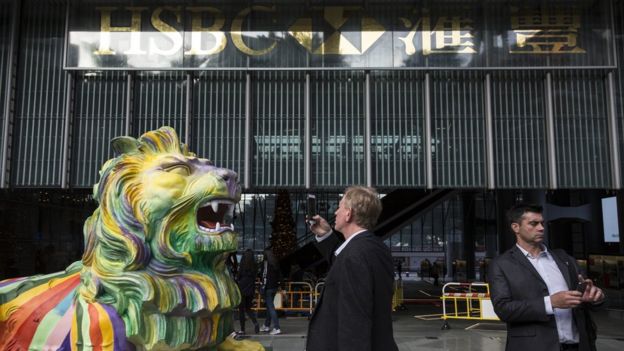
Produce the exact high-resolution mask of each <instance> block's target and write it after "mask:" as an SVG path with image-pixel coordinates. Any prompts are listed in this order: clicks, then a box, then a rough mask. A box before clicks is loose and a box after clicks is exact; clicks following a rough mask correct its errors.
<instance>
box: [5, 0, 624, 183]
mask: <svg viewBox="0 0 624 351" xmlns="http://www.w3.org/2000/svg"><path fill="white" fill-rule="evenodd" d="M78 3H80V4H82V5H84V6H91V5H90V3H87V2H78ZM78 3H76V4H78ZM180 3H185V2H183V1H182V2H180ZM13 4H14V3H13V2H11V1H8V0H4V1H1V2H0V6H2V9H4V10H6V11H2V15H0V16H2V17H0V19H2V20H1V21H0V26H2V28H3V29H5V30H3V31H2V34H1V35H0V47H1V48H2V51H1V52H0V63H2V64H0V93H1V95H2V100H1V101H2V109H1V110H0V111H1V113H2V115H1V118H2V123H1V127H2V128H3V130H2V133H1V134H0V135H1V136H2V138H3V139H2V145H3V147H2V150H1V151H0V152H2V153H1V154H0V157H2V161H3V162H2V165H3V167H4V168H3V169H2V170H1V172H2V174H3V175H4V183H2V184H0V186H1V187H3V188H11V187H53V188H59V187H63V188H89V187H91V185H92V184H94V183H95V182H97V171H98V167H99V165H101V164H102V162H103V161H104V160H105V159H106V158H108V157H110V156H111V153H110V149H109V146H108V144H109V142H110V138H112V137H114V136H118V135H121V134H126V133H127V134H130V135H133V136H139V135H140V134H142V133H143V132H145V131H147V130H151V129H155V128H158V127H160V126H162V125H169V126H172V127H174V128H175V129H176V130H177V132H178V134H179V135H180V137H181V140H182V141H183V142H185V143H187V144H188V145H189V146H190V149H191V150H193V151H195V152H196V153H197V154H198V155H199V156H202V157H207V158H210V159H212V160H214V161H215V163H216V164H218V165H220V166H223V167H228V168H232V169H234V170H236V171H237V172H238V173H239V175H240V179H241V181H243V180H244V186H245V191H246V192H249V193H253V192H257V193H272V192H274V191H275V189H277V188H288V189H290V190H293V191H306V189H315V190H319V191H327V192H339V191H341V190H342V189H343V188H344V187H345V186H348V185H352V184H365V185H372V186H375V187H378V188H380V189H383V190H384V191H391V190H393V189H396V188H410V187H412V188H413V187H417V188H454V189H475V188H477V189H483V188H497V189H523V188H540V189H543V188H548V189H560V188H566V189H582V188H604V189H615V188H617V187H621V183H622V181H621V179H619V178H621V174H622V172H621V169H622V167H624V161H623V159H624V157H623V156H622V154H624V141H623V139H624V138H622V137H621V135H622V134H623V133H622V132H623V131H624V122H623V120H624V118H623V117H622V115H623V112H622V111H623V108H622V99H623V98H622V96H623V94H624V93H623V91H624V88H623V83H622V81H623V80H624V78H623V77H624V75H623V73H622V69H620V68H619V67H618V66H617V65H616V62H621V61H622V59H621V58H622V55H623V54H622V52H623V51H622V47H623V46H624V43H623V42H622V31H623V28H624V27H623V25H622V20H621V17H622V16H621V15H622V13H623V12H624V10H623V5H622V2H621V1H599V2H597V3H596V4H595V6H589V5H588V4H587V3H585V2H575V1H572V2H570V4H571V5H570V11H568V10H565V9H561V8H560V7H557V6H553V7H552V8H550V7H548V8H547V7H544V8H539V9H538V8H531V7H526V6H524V7H523V6H516V7H514V6H506V5H505V6H503V5H500V6H491V7H490V6H486V7H484V6H481V5H483V4H480V3H474V4H471V5H470V6H468V5H465V4H463V5H461V6H460V5H457V6H458V7H457V8H455V9H453V10H443V9H441V8H433V7H432V8H430V9H426V6H424V3H417V4H412V3H409V4H408V3H406V2H397V4H401V6H408V7H409V9H410V10H409V11H406V12H401V11H399V10H397V9H396V8H392V9H391V8H390V7H388V6H385V5H384V4H380V3H375V2H373V3H371V4H370V5H368V7H367V8H366V9H365V10H366V11H364V12H357V11H355V12H353V11H351V12H349V11H347V12H344V14H345V16H347V15H348V16H347V17H345V18H347V19H348V20H347V21H346V22H344V26H345V27H344V28H342V26H338V27H340V28H339V29H340V30H338V32H339V33H338V32H336V30H337V29H336V28H333V27H332V28H333V29H331V30H328V33H324V34H323V36H321V37H320V38H321V39H323V40H325V41H327V43H325V44H324V45H321V44H319V43H320V42H319V43H317V44H318V45H320V46H319V47H318V48H322V49H323V50H321V51H319V52H318V53H310V52H308V51H307V49H306V47H305V45H304V44H305V43H307V42H305V41H304V44H301V42H298V41H297V40H299V39H302V37H296V36H293V35H292V34H291V33H290V32H293V33H295V32H296V33H303V32H305V31H300V30H297V31H295V29H301V28H299V27H295V28H292V25H294V24H293V23H286V22H284V23H281V22H279V21H278V22H277V23H273V24H272V22H271V21H268V20H267V17H266V15H267V14H270V13H271V12H270V11H268V12H267V11H265V10H262V9H257V10H258V11H252V12H250V13H248V14H246V15H245V16H247V17H245V18H246V19H245V20H243V22H241V23H239V24H240V25H243V26H247V27H245V30H246V31H247V32H245V33H248V32H249V33H252V32H253V33H255V34H254V35H255V37H253V38H252V37H241V38H239V39H240V40H242V42H241V41H236V40H238V39H236V40H235V38H234V39H233V37H232V35H233V34H232V33H234V35H236V31H234V32H232V31H228V32H227V40H228V44H227V45H226V49H224V50H225V51H227V50H239V51H240V47H241V43H243V44H245V45H247V46H248V48H249V49H250V50H251V51H250V52H251V53H253V52H257V51H258V50H261V49H262V47H265V46H267V45H268V46H270V45H272V44H271V43H276V45H277V46H276V47H279V49H276V50H278V51H275V53H279V55H277V56H276V55H273V54H271V55H273V56H266V57H260V56H262V55H258V57H256V58H255V60H256V62H261V61H262V60H264V61H265V62H264V64H265V66H263V67H267V66H266V65H269V66H270V67H271V68H270V69H264V68H262V67H253V65H248V64H245V62H243V61H244V60H243V61H240V60H239V61H236V62H235V66H237V65H247V66H246V68H244V69H238V68H236V67H229V69H228V70H215V68H216V69H220V68H226V66H225V63H224V61H219V60H221V59H222V58H218V60H217V57H216V56H215V57H205V58H203V59H202V60H204V61H202V62H200V63H197V64H198V65H199V66H197V67H192V69H190V68H189V69H188V70H162V69H161V70H150V71H142V70H131V69H130V68H131V67H130V64H129V63H128V62H124V61H120V62H118V63H117V65H118V66H119V65H121V66H123V65H126V66H123V67H126V68H127V70H125V71H123V70H120V71H117V72H116V73H114V72H108V71H102V70H89V69H85V70H77V71H70V70H64V63H63V59H64V50H65V49H66V44H68V43H66V42H65V30H66V26H67V25H70V23H69V22H67V21H66V12H65V9H66V4H67V3H66V2H64V1H33V0H27V1H24V2H21V3H20V4H21V5H22V6H20V11H19V16H18V18H11V17H10V16H8V15H7V14H8V13H11V11H12V10H13V9H14V5H13ZM113 4H117V5H115V6H122V2H113ZM241 4H242V3H236V4H231V6H233V7H232V8H227V9H225V10H223V11H224V12H223V16H224V17H223V19H224V21H225V22H224V26H225V27H227V28H231V26H232V25H234V24H233V19H235V18H237V17H236V14H237V13H239V12H237V11H239V10H238V8H236V9H235V8H234V7H236V6H239V5H241ZM82 5H81V6H82ZM221 5H223V6H225V7H227V6H230V5H226V4H225V2H224V3H222V4H221V3H219V6H221ZM123 6H125V5H123ZM241 6H242V5H241ZM588 6H589V7H588ZM183 7H184V6H183ZM225 7H224V8H225ZM399 7H400V6H399ZM399 7H397V8H399ZM79 8H80V6H78V7H72V10H71V11H70V12H69V13H70V15H69V20H70V22H72V21H78V22H81V21H82V22H84V23H83V24H85V23H86V22H85V21H87V20H88V16H86V14H85V16H83V18H75V16H78V15H80V10H79ZM321 8H322V9H323V11H325V12H323V11H321V15H319V16H313V12H309V13H307V12H306V11H304V10H302V9H305V7H301V6H295V5H284V7H283V9H280V10H279V11H283V13H284V14H289V15H288V16H290V15H292V16H294V17H292V18H291V20H293V21H295V20H297V19H299V17H300V16H303V17H305V18H308V17H310V16H312V22H313V24H314V23H316V22H318V21H321V20H325V19H328V18H327V17H326V16H325V15H327V16H329V15H330V14H336V13H335V11H337V10H336V9H335V8H333V9H331V10H330V9H325V8H324V7H321ZM610 8H613V13H614V16H613V18H614V23H613V25H612V24H611V22H610V21H603V19H604V17H605V14H606V13H609V11H610ZM458 9H463V10H462V11H460V12H459V13H460V15H461V16H463V17H465V20H460V22H459V23H458V25H459V27H458V28H460V29H457V30H455V29H452V28H451V29H450V30H448V31H447V30H444V29H445V28H446V26H447V25H449V24H448V23H451V24H453V23H454V22H453V21H454V19H451V17H452V16H451V15H452V14H456V13H458V11H459V10H458ZM152 10H153V9H152ZM585 10H587V11H585ZM75 11H78V12H75ZM150 11H151V10H150ZM279 11H278V12H279ZM536 11H537V12H540V11H545V13H547V14H548V13H550V14H552V13H556V14H561V16H563V17H564V18H566V19H567V20H570V21H571V22H570V23H572V24H571V25H572V27H573V28H576V29H577V31H576V32H575V33H576V34H574V33H569V34H570V35H572V37H573V38H575V40H577V41H568V42H563V43H559V42H556V43H555V44H553V43H550V44H548V43H541V42H532V41H530V40H529V38H527V37H526V35H527V33H525V32H526V31H527V30H528V29H527V28H525V27H523V26H522V23H524V22H522V21H524V20H526V16H527V14H531V13H533V14H534V13H536ZM579 11H580V12H579ZM583 11H585V12H583ZM191 12H192V11H191ZM280 13H282V12H280ZM314 13H315V12H314ZM540 13H541V12H540ZM187 15H189V14H188V13H187ZM191 15H192V14H191ZM124 16H130V13H126V14H125V15H124ZM162 16H163V17H162V18H161V19H162V20H163V21H165V22H166V21H171V20H172V18H173V17H172V16H171V14H170V13H169V14H162ZM228 16H229V17H228ZM276 16H277V15H276ZM288 16H286V15H284V16H281V15H280V16H277V19H279V20H286V19H287V18H288ZM298 16H299V17H298ZM306 16H307V17H306ZM461 16H460V17H461ZM191 17H192V16H191ZM303 17H302V18H303ZM129 18H130V17H128V18H127V19H129ZM332 18H333V17H332ZM373 19H374V20H375V21H377V20H378V21H377V22H379V23H380V25H382V27H383V28H384V29H385V31H384V34H383V35H381V36H379V38H376V39H375V41H370V42H367V41H366V40H368V39H366V38H369V39H370V38H372V37H370V36H371V35H375V34H374V33H378V34H379V33H381V31H376V30H375V29H376V28H377V29H379V28H378V27H376V26H377V25H376V24H375V23H376V22H374V21H373ZM392 19H394V20H396V21H395V23H394V24H389V23H387V21H389V20H392ZM418 19H420V20H421V22H418V23H419V24H418V26H421V27H422V26H425V25H427V26H430V27H431V31H428V32H427V31H423V30H422V28H421V27H417V28H414V26H415V25H416V23H417V20H418ZM425 20H426V21H429V22H428V24H427V23H425V22H426V21H425ZM115 21H116V20H113V22H111V23H112V25H113V26H120V24H119V22H115ZM306 21H307V20H306ZM306 21H303V22H297V23H298V24H297V25H303V24H306V23H308V22H306ZM331 21H332V20H330V22H328V23H329V24H330V25H334V27H335V26H337V25H338V23H333V22H331ZM448 21H450V22H448ZM82 22H81V23H82ZM390 22H392V21H390ZM447 22H448V23H447ZM72 23H73V22H72ZM202 23H203V24H202V25H207V24H206V23H207V22H206V23H204V22H202ZM285 23H286V24H289V25H290V27H288V28H290V29H292V30H290V31H289V30H286V31H284V30H282V29H283V28H282V29H280V31H281V33H282V36H278V35H274V36H271V35H269V34H270V33H269V32H270V29H272V28H278V27H280V26H283V25H285ZM332 23H333V24H332ZM14 24H15V25H16V28H17V33H16V36H15V39H16V41H15V43H16V45H15V48H16V60H15V62H14V65H12V66H7V65H6V64H4V63H6V62H8V58H9V57H10V54H9V52H8V51H9V44H10V42H11V38H10V32H11V31H10V28H12V26H13V25H14ZM256 24H257V25H258V26H259V27H258V28H260V29H264V30H265V31H255V32H254V31H253V29H254V26H255V25H256ZM362 24H363V27H362V28H361V29H362V30H359V29H357V28H359V27H357V25H362ZM485 24H487V25H488V26H487V28H486V26H485ZM237 25H238V24H237ZM315 25H316V24H315ZM532 25H533V26H535V28H541V27H540V26H543V25H544V24H543V23H542V24H539V23H533V24H532ZM225 27H224V28H225ZM330 27H331V26H330ZM468 27H471V28H473V29H474V32H472V31H471V30H472V29H471V30H468ZM280 28H281V27H280ZM288 28H287V29H288ZM302 28H303V27H302ZM423 28H424V27H423ZM436 28H437V29H440V31H439V32H440V33H446V34H443V35H442V36H441V37H436V36H433V35H438V34H435V33H433V29H436ZM462 28H463V29H462ZM542 29H543V30H550V29H548V28H545V29H544V28H542ZM265 32H266V33H265ZM313 32H314V31H313ZM330 32H331V33H334V34H336V33H338V34H336V35H337V37H336V38H342V37H341V35H342V36H344V37H345V38H347V39H348V40H349V42H351V43H353V42H357V43H359V44H358V45H355V46H354V47H356V48H357V50H358V52H359V54H356V53H350V51H349V50H351V49H349V48H346V47H342V46H340V45H338V43H343V42H342V41H341V40H339V41H337V42H332V41H331V40H330V39H331V38H332V35H330ZM263 33H264V34H263ZM267 33H269V34H267ZM426 33H429V34H430V36H427V35H425V34H426ZM153 34H154V33H151V34H150V35H153ZM204 34H206V33H204ZM206 35H208V34H206ZM249 35H251V34H249ZM575 35H576V37H575ZM596 36H601V38H603V39H600V40H598V39H596ZM154 38H155V37H154ZM297 38H298V39H297ZM358 38H359V39H358ZM567 38H568V39H569V38H571V37H570V36H567ZM213 39H214V38H213ZM365 39H366V40H365ZM401 39H403V40H401ZM542 39H543V38H542ZM610 39H614V40H610ZM215 40H216V39H215ZM315 40H316V39H315ZM319 40H320V39H319ZM371 40H372V39H371ZM409 40H413V41H411V43H412V45H413V46H414V48H415V50H416V49H417V50H416V51H415V52H414V53H413V54H410V55H413V56H410V57H411V58H405V57H403V58H402V59H399V60H400V61H406V60H407V61H409V60H412V61H413V62H411V63H409V62H407V61H406V62H404V63H402V66H400V67H398V66H397V67H395V63H393V64H392V65H390V66H387V65H386V66H383V65H382V66H379V65H377V66H376V65H375V64H373V63H371V62H373V61H374V60H377V59H376V58H379V59H380V60H381V59H384V60H386V59H389V60H393V62H394V61H395V60H396V59H397V57H398V56H397V55H396V52H397V50H398V51H401V50H403V51H405V50H407V49H406V48H407V46H406V45H407V44H408V43H409V42H410V41H409ZM457 40H459V41H457ZM512 40H515V42H514V43H515V44H514V45H516V46H517V47H516V48H515V49H514V48H513V47H512V46H513V45H512V46H510V44H509V43H510V42H511V41H512ZM522 40H525V41H522ZM526 40H529V41H526ZM570 40H571V39H570ZM235 41H236V43H237V44H234V42H235ZM148 42H149V40H148ZM332 43H333V44H332ZM388 43H391V44H392V45H391V46H392V49H390V48H386V46H387V45H390V44H388ZM458 43H459V44H458ZM282 44H283V45H282ZM295 44H296V45H295ZM317 44H314V45H312V43H310V45H312V46H313V47H314V48H315V50H316V49H318V48H317V46H318V45H317ZM456 44H457V45H456ZM614 44H615V45H614ZM163 45H164V42H157V43H156V46H157V47H159V48H160V50H161V51H162V50H165V46H163ZM237 45H238V46H237ZM302 45H304V46H303V47H302ZM336 45H338V46H336ZM341 45H342V44H341ZM345 45H346V44H345ZM362 45H364V46H362ZM367 45H370V47H368V49H367V50H371V51H370V52H369V51H366V53H367V55H368V54H370V55H372V56H370V57H368V58H362V57H360V56H361V55H362V54H363V53H362V51H363V48H364V47H366V46H367ZM458 46H459V47H458ZM380 48H382V49H383V48H386V49H385V51H384V50H382V51H383V52H382V53H380V52H379V50H380ZM67 49H68V50H70V51H71V50H75V49H76V48H67ZM204 49H206V48H204ZM338 49H340V50H344V51H340V50H339V51H340V52H338V53H336V52H333V51H331V50H338ZM438 49H440V50H438ZM447 49H448V50H450V51H449V52H446V51H445V50H447ZM516 49H517V50H516ZM98 50H99V48H98ZM206 50H207V49H206ZM280 50H281V51H280ZM297 50H299V51H301V52H300V53H302V55H303V56H301V57H304V59H303V60H299V58H297V57H298V56H297V57H295V56H296V55H295V54H296V52H297ZM375 50H377V51H375ZM427 50H429V51H427ZM436 50H438V51H436ZM448 50H447V51H448ZM453 50H459V51H453ZM96 51H97V50H96ZM473 51H474V52H473ZM515 51H520V52H515ZM525 51H526V52H525ZM543 51H547V52H543ZM612 54H614V55H617V56H618V58H619V60H617V61H616V60H613V59H612V57H611V56H613V55H612ZM236 55H239V54H236ZM249 55H251V54H249ZM289 55H290V56H289ZM293 55H294V56H293ZM314 55H321V56H314ZM323 55H324V56H323ZM332 55H333V56H332ZM358 55H360V56H358ZM384 55H385V56H388V57H389V58H387V57H384ZM208 56H209V55H208ZM239 56H240V55H239ZM252 56H253V55H252ZM408 56H409V55H408ZM237 57H238V56H237ZM278 57H279V59H285V60H286V61H288V62H290V61H291V60H294V61H296V62H295V63H293V64H290V63H289V64H283V65H281V66H279V62H281V61H279V60H278ZM130 58H132V57H130ZM213 58H214V59H215V60H212V59H213ZM268 58H270V59H268ZM371 58H375V59H374V60H373V61H370V60H369V59H371ZM152 59H153V58H152ZM194 59H197V58H194ZM312 59H315V60H320V61H318V62H316V63H315V65H316V66H315V65H312V64H311V63H310V62H308V61H309V60H312ZM206 60H208V61H209V62H208V61H206ZM210 60H212V61H210ZM266 60H269V61H270V62H266ZM297 60H298V61H297ZM367 60H368V61H367ZM414 60H415V61H414ZM338 61H341V62H338ZM218 62H221V63H223V64H224V65H222V66H220V65H219V63H218ZM202 64H203V66H202ZM276 65H278V66H279V67H278V66H276ZM121 66H120V67H121ZM303 66H305V67H309V68H311V69H309V70H308V69H301V68H302V67H303ZM237 67H238V66H237ZM439 67H445V68H444V69H439ZM510 67H511V68H514V67H515V68H514V69H509V68H510ZM169 68H170V67H169ZM516 68H517V69H516ZM12 74H13V75H14V76H15V79H11V78H12V77H13V76H12ZM611 76H612V77H613V82H614V84H613V85H612V84H610V80H609V79H610V78H609V77H611ZM547 77H549V78H547ZM611 96H613V97H614V99H613V100H611ZM612 101H613V102H614V106H615V114H614V115H613V114H611V111H610V104H611V102H612ZM7 112H8V114H6V113H7ZM551 120H552V121H551ZM551 122H552V124H551ZM612 126H613V128H612ZM614 128H619V132H617V133H613V138H612V135H611V134H610V133H611V131H612V130H613V129H614ZM610 138H611V139H610ZM614 138H615V139H614ZM618 147H619V150H617V148H618ZM615 150H617V151H619V155H618V154H616V153H615ZM618 172H619V173H618ZM618 184H619V185H618Z"/></svg>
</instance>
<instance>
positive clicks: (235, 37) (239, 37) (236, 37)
mask: <svg viewBox="0 0 624 351" xmlns="http://www.w3.org/2000/svg"><path fill="white" fill-rule="evenodd" d="M252 11H264V12H275V7H268V6H251V7H248V8H246V9H243V10H242V11H241V12H239V13H238V14H237V15H236V18H235V19H234V21H232V31H231V32H230V33H231V35H232V42H234V45H235V46H236V48H238V50H240V51H242V52H244V53H245V54H247V55H250V56H260V55H265V54H267V53H269V52H271V50H273V49H274V48H275V46H277V43H276V42H273V43H272V44H271V45H270V46H269V47H267V48H264V49H262V50H254V49H252V48H250V47H249V46H247V44H245V42H244V41H243V34H242V33H243V21H244V20H245V18H247V16H248V15H249V14H250V13H251V12H252Z"/></svg>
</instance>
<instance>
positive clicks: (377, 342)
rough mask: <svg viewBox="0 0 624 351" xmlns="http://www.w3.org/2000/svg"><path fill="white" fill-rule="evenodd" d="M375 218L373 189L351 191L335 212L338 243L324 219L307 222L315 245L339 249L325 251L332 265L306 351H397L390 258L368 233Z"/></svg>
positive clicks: (377, 207) (376, 206)
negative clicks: (314, 237) (341, 239)
mask: <svg viewBox="0 0 624 351" xmlns="http://www.w3.org/2000/svg"><path fill="white" fill-rule="evenodd" d="M380 213H381V201H380V200H379V195H378V194H377V192H376V191H375V190H374V189H372V188H367V187H350V188H347V190H346V191H345V194H344V196H343V198H342V200H341V201H340V205H339V207H338V209H337V210H336V224H335V228H336V231H339V232H341V233H342V234H343V235H344V238H345V241H344V242H343V243H342V244H339V240H338V239H337V237H336V235H335V234H333V233H332V229H331V227H330V226H329V224H328V223H327V221H326V220H325V219H323V218H321V217H320V216H318V215H317V216H314V217H313V218H312V220H313V221H312V222H311V226H310V228H311V230H312V231H313V232H314V233H315V234H316V236H317V240H319V241H321V242H322V241H325V240H329V241H330V244H329V245H327V244H326V243H327V242H326V243H325V244H326V246H329V247H332V245H331V244H332V243H333V244H335V245H333V247H335V246H336V245H339V246H338V248H337V249H335V250H334V251H330V252H329V254H330V256H329V257H328V259H329V260H330V262H332V265H331V268H330V269H329V273H328V274H327V278H326V279H325V287H324V289H323V293H322V294H321V297H320V298H319V301H318V303H317V305H316V308H315V310H314V313H313V314H312V317H311V319H310V324H309V327H308V339H307V346H306V350H307V351H334V350H339V351H347V350H354V351H355V350H357V351H367V350H383V351H395V350H398V349H397V345H396V343H395V342H394V336H393V333H392V294H393V282H394V266H393V262H392V256H391V255H390V249H389V248H388V247H387V246H386V245H385V244H384V243H383V242H382V241H381V240H380V239H379V238H377V237H376V236H375V235H374V234H373V233H372V232H370V231H369V230H370V229H371V228H373V227H374V226H375V224H376V222H377V218H378V217H379V214H380ZM323 239H325V240H323ZM332 256H334V257H332Z"/></svg>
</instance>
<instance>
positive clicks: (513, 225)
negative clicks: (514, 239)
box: [511, 222, 520, 234]
mask: <svg viewBox="0 0 624 351" xmlns="http://www.w3.org/2000/svg"><path fill="white" fill-rule="evenodd" d="M511 230H512V231H513V232H514V234H518V232H519V231H520V224H519V223H515V222H513V223H511Z"/></svg>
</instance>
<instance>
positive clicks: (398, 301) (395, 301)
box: [392, 279, 405, 311]
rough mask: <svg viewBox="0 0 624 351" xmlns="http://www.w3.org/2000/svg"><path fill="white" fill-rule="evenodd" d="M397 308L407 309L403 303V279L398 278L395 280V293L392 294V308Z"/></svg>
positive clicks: (394, 309)
mask: <svg viewBox="0 0 624 351" xmlns="http://www.w3.org/2000/svg"><path fill="white" fill-rule="evenodd" d="M397 309H400V310H405V306H404V305H403V280H401V279H397V280H395V281H394V293H393V294H392V310H393V311H396V310H397Z"/></svg>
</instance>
